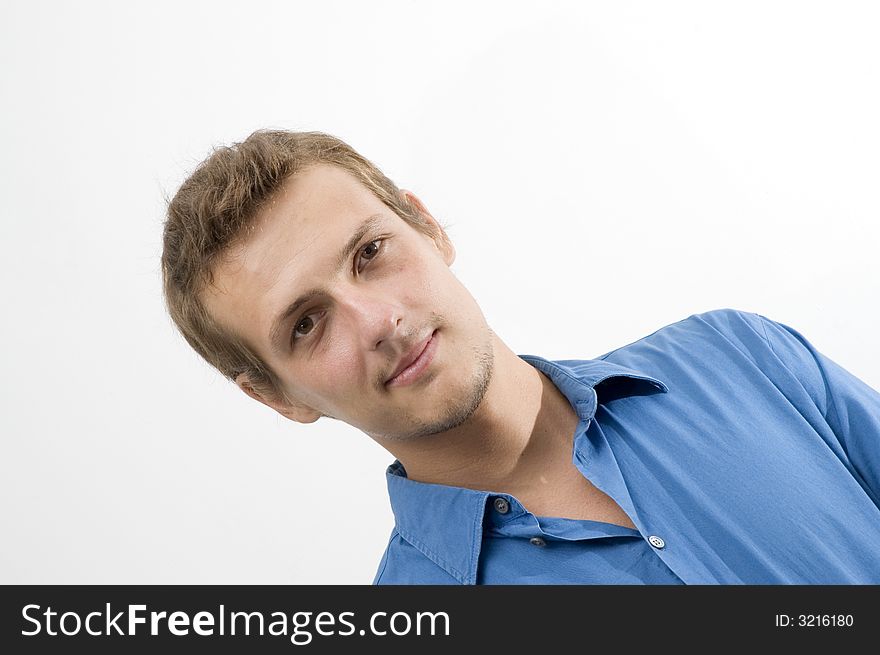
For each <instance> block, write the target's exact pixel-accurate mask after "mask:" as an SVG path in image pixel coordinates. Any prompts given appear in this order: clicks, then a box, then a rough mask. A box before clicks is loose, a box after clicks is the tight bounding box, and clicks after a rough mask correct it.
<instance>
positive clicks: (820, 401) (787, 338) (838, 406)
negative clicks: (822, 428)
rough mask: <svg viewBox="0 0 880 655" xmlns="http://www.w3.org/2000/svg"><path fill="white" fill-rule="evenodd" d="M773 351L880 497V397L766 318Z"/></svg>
mask: <svg viewBox="0 0 880 655" xmlns="http://www.w3.org/2000/svg"><path fill="white" fill-rule="evenodd" d="M758 316H759V317H760V319H761V322H762V325H763V327H764V332H765V336H766V339H767V341H768V343H769V345H770V348H771V349H772V350H773V352H774V353H775V354H776V356H777V357H778V358H779V359H780V360H781V362H782V363H783V364H784V365H785V366H786V368H788V369H789V370H790V371H791V372H792V374H793V375H795V376H796V377H797V378H798V379H799V380H800V381H801V383H802V384H803V385H804V387H805V388H806V389H807V391H808V393H809V394H810V396H811V397H812V398H813V401H814V402H815V403H816V406H817V407H818V408H819V410H820V411H821V412H822V413H823V415H824V416H825V420H826V421H827V423H828V425H829V426H830V427H831V429H832V430H833V431H834V434H835V435H836V436H837V439H838V441H839V442H840V445H841V447H842V448H843V450H844V451H845V452H846V453H847V456H848V457H849V459H850V463H851V464H852V466H853V468H854V469H855V470H856V472H857V473H858V474H859V475H860V476H861V478H862V483H863V486H864V485H867V486H868V487H869V489H870V492H869V493H872V497H873V499H874V502H875V503H876V502H878V499H880V393H878V392H877V391H876V390H875V389H873V388H872V387H870V386H868V385H867V384H866V383H865V382H863V381H862V380H860V379H859V378H857V377H856V376H855V375H853V374H852V373H850V372H849V371H847V370H846V369H845V368H843V367H842V366H840V365H839V364H837V363H836V362H834V361H833V360H831V359H830V358H828V357H826V356H825V355H823V354H822V353H820V352H819V351H817V350H816V349H815V347H813V345H812V344H811V343H810V342H809V341H807V339H806V338H805V337H804V336H803V335H802V334H801V333H800V332H798V331H797V330H795V329H794V328H792V327H789V326H788V325H784V324H782V323H778V322H776V321H773V320H771V319H769V318H767V317H766V316H761V315H760V314H758Z"/></svg>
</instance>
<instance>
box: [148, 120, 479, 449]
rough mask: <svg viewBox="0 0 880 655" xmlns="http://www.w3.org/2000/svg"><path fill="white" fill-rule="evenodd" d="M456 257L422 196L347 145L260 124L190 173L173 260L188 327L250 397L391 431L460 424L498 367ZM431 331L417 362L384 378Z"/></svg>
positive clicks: (176, 210)
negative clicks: (454, 268)
mask: <svg viewBox="0 0 880 655" xmlns="http://www.w3.org/2000/svg"><path fill="white" fill-rule="evenodd" d="M454 257H455V250H454V248H453V246H452V243H451V242H450V241H449V238H448V236H447V235H446V232H445V230H444V229H443V228H442V227H441V226H440V225H439V224H438V223H437V221H436V220H435V219H434V218H433V217H432V216H431V214H430V213H429V212H428V210H427V209H426V208H425V206H424V205H423V204H422V203H421V201H420V200H419V199H418V198H417V197H416V196H415V195H414V194H412V193H410V192H408V191H401V190H399V189H398V188H397V187H396V186H395V185H394V183H393V182H391V180H389V179H388V178H387V177H385V176H384V175H383V174H382V173H381V172H380V171H379V170H378V169H377V168H376V167H375V166H373V165H372V164H371V163H370V162H369V161H367V160H366V159H364V158H363V157H361V156H360V155H359V154H358V153H356V152H355V151H354V150H352V149H351V148H350V147H349V146H348V145H346V144H345V143H343V142H341V141H339V140H338V139H335V138H333V137H331V136H329V135H326V134H321V133H315V132H308V133H296V132H283V131H260V132H256V133H254V134H252V135H251V136H250V137H248V139H246V140H245V141H244V142H242V143H239V144H235V145H233V146H231V147H228V148H222V149H218V150H216V151H215V152H214V153H213V154H212V155H211V157H209V158H208V159H207V160H206V161H205V162H203V163H202V164H201V165H200V166H199V168H198V169H197V170H196V171H195V172H194V173H193V174H192V176H191V177H190V178H189V179H188V180H186V182H184V184H183V185H182V186H181V188H180V190H179V191H178V192H177V194H176V195H175V197H174V198H173V199H172V201H171V203H170V204H169V208H168V219H167V221H166V223H165V234H164V252H163V256H162V271H163V276H164V288H165V296H166V302H167V305H168V309H169V313H170V314H171V316H172V318H173V320H174V322H175V323H176V324H177V326H178V328H179V329H180V331H181V332H182V333H183V335H184V337H185V338H186V339H187V341H188V342H189V343H190V345H192V346H193V348H194V349H195V350H196V351H197V352H198V353H199V354H200V355H201V356H202V357H203V358H205V359H206V360H207V361H208V362H209V363H210V364H212V365H213V366H214V367H216V368H217V369H218V370H220V371H221V373H223V374H224V375H225V376H227V377H228V378H229V379H231V380H234V381H235V382H236V384H238V386H239V387H240V388H241V389H242V390H243V391H245V392H246V393H247V394H248V395H249V396H251V397H253V398H255V399H257V400H260V401H261V402H263V403H265V404H267V405H268V406H270V407H273V408H274V409H276V410H277V411H278V412H280V413H281V414H283V415H285V416H287V417H288V418H290V419H292V420H295V421H299V422H304V423H306V422H311V421H314V420H316V419H317V418H319V417H320V416H322V415H324V416H331V417H334V418H337V419H339V420H342V421H345V422H346V423H349V424H351V425H354V426H355V427H358V428H360V429H362V430H363V431H364V432H366V433H367V434H370V435H371V436H373V437H375V438H384V439H389V440H394V439H404V438H409V437H414V436H418V435H423V434H433V433H436V432H440V431H443V430H446V429H449V428H452V427H455V426H456V425H458V424H460V423H461V422H463V421H464V420H465V419H466V418H467V417H468V416H470V414H471V413H472V412H473V411H474V410H475V409H476V407H477V406H478V405H479V403H480V401H481V399H482V397H483V394H484V392H485V390H486V388H487V386H488V383H489V380H490V378H491V373H492V365H493V350H492V332H491V330H490V329H489V327H488V325H487V324H486V321H485V319H484V317H483V315H482V312H481V311H480V309H479V307H478V306H477V304H476V302H475V301H474V300H473V298H472V297H471V296H470V294H469V293H468V292H467V290H466V289H465V288H464V287H463V286H462V285H461V283H460V282H459V281H458V280H457V278H456V277H455V276H454V275H453V274H452V272H451V270H450V269H449V266H450V264H452V261H453V259H454ZM297 301H299V302H297ZM294 304H296V305H297V306H296V307H295V308H293V307H292V305H294ZM290 310H292V311H290ZM279 319H280V320H279ZM429 339H430V341H429ZM426 342H428V343H429V346H428V349H427V351H426V353H425V358H424V359H423V360H421V361H422V362H424V361H425V360H426V359H428V356H429V355H433V358H432V359H431V361H430V363H428V365H427V367H425V368H424V370H423V371H422V372H421V374H420V375H419V376H418V377H417V378H416V379H414V380H413V381H411V382H410V383H409V384H400V383H401V382H404V381H406V378H407V375H408V374H409V373H412V372H413V369H410V370H409V371H407V372H405V373H404V375H403V376H401V377H399V378H396V379H395V380H393V381H391V382H390V383H389V378H391V377H392V375H393V374H394V373H396V372H397V371H398V369H399V368H400V366H401V365H404V364H407V363H408V362H409V360H411V359H412V357H413V356H415V355H416V354H418V352H419V351H420V350H421V346H422V345H423V344H425V343H426ZM413 368H415V369H417V368H418V366H415V367H413Z"/></svg>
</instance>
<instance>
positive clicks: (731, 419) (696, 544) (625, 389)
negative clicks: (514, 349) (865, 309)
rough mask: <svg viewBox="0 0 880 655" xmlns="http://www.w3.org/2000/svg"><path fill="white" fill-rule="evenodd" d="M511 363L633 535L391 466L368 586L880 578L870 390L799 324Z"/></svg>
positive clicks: (736, 325) (740, 315)
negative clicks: (552, 411)
mask: <svg viewBox="0 0 880 655" xmlns="http://www.w3.org/2000/svg"><path fill="white" fill-rule="evenodd" d="M520 357H521V358H522V359H524V360H525V361H527V362H528V363H529V364H531V365H532V366H534V367H535V368H537V369H538V370H540V371H541V372H543V373H544V374H546V375H547V376H548V377H549V378H550V379H551V380H552V381H553V383H554V384H555V385H556V386H557V387H558V388H559V390H560V391H561V392H562V393H563V394H564V395H565V396H566V397H567V398H568V400H569V402H570V403H571V406H572V407H573V408H574V410H575V411H576V412H577V414H578V417H579V418H580V421H579V424H578V426H577V429H576V431H575V434H574V446H573V453H572V461H573V463H574V465H575V466H576V467H577V469H578V470H579V471H580V472H581V474H582V475H583V476H584V477H585V478H587V479H588V480H589V481H590V482H591V483H592V484H593V485H595V486H596V487H598V488H599V489H601V490H602V491H604V492H605V493H606V494H608V495H609V496H611V498H613V499H614V500H615V501H616V502H617V504H618V505H619V506H620V507H621V509H623V510H624V511H625V512H626V513H627V514H628V515H629V517H630V519H631V520H632V522H633V523H634V524H635V525H636V526H637V528H638V529H636V530H634V529H631V528H626V527H622V526H618V525H613V524H610V523H604V522H600V521H585V520H573V519H563V518H554V517H544V516H535V515H534V514H532V513H530V512H529V511H528V510H526V509H525V507H524V506H523V505H522V504H521V503H520V502H519V501H518V500H517V499H516V498H515V497H514V496H512V495H509V494H504V493H495V492H493V491H492V490H484V491H476V490H471V489H464V488H460V487H452V486H446V485H438V484H425V483H421V482H417V481H414V480H410V479H408V478H407V477H406V472H405V471H404V469H403V467H402V466H401V464H400V463H399V462H397V461H395V462H394V463H393V464H392V465H391V466H390V467H389V468H388V471H387V480H388V491H389V494H390V498H391V505H392V509H393V512H394V517H395V526H394V529H393V531H392V533H391V539H390V542H389V544H388V547H387V549H386V551H385V554H384V556H383V558H382V561H381V563H380V565H379V570H378V572H377V574H376V577H375V580H374V583H375V584H863V583H873V584H876V583H880V502H878V499H880V394H878V393H877V392H876V391H875V390H873V389H872V388H870V387H869V386H867V385H866V384H865V383H864V382H862V381H861V380H859V379H858V378H856V377H855V376H853V375H852V374H850V373H849V372H847V371H846V370H845V369H843V368H841V367H840V366H839V365H838V364H836V363H835V362H833V361H832V360H830V359H829V358H827V357H825V356H824V355H822V354H821V353H819V352H817V351H816V349H815V348H814V347H813V346H812V345H811V344H810V343H809V342H808V341H807V340H806V339H805V338H804V337H803V336H802V335H801V334H800V333H799V332H797V331H796V330H794V329H792V328H790V327H788V326H786V325H783V324H781V323H776V322H774V321H772V320H770V319H768V318H766V317H764V316H761V315H760V314H753V313H748V312H742V311H736V310H733V309H720V310H715V311H710V312H706V313H703V314H695V315H692V316H689V317H688V318H686V319H684V320H682V321H679V322H678V323H674V324H672V325H668V326H666V327H663V328H661V329H659V330H657V331H656V332H654V333H653V334H650V335H648V336H647V337H644V338H643V339H640V340H638V341H636V342H634V343H631V344H629V345H626V346H623V347H622V348H618V349H617V350H613V351H611V352H609V353H607V354H605V355H602V356H601V357H599V358H597V359H591V360H590V359H588V360H563V361H548V360H546V359H544V358H541V357H536V356H529V355H520ZM499 498H500V499H503V500H504V501H506V502H500V501H498V499H499Z"/></svg>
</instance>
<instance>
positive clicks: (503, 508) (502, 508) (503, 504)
mask: <svg viewBox="0 0 880 655" xmlns="http://www.w3.org/2000/svg"><path fill="white" fill-rule="evenodd" d="M494 505H495V511H496V512H498V513H499V514H507V512H508V511H509V510H510V503H508V502H507V501H506V500H504V499H503V498H496V499H495V503H494Z"/></svg>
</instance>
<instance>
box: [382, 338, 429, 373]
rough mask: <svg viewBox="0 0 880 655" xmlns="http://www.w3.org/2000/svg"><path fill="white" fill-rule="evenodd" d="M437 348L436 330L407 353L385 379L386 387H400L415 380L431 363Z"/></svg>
mask: <svg viewBox="0 0 880 655" xmlns="http://www.w3.org/2000/svg"><path fill="white" fill-rule="evenodd" d="M436 350H437V330H434V331H433V332H432V333H431V335H430V336H429V337H428V338H427V339H425V340H424V341H421V342H419V343H418V344H417V345H416V346H415V347H414V348H413V349H412V350H411V351H410V352H409V353H407V354H406V355H405V356H404V357H403V359H402V360H401V361H400V363H399V364H398V366H397V368H396V369H395V370H394V373H392V375H391V377H390V378H388V380H386V381H385V386H386V387H400V386H404V385H406V384H410V383H412V382H415V381H416V380H417V379H418V378H419V377H421V375H422V373H424V372H425V370H426V369H427V368H428V366H429V365H430V364H431V361H432V360H433V359H434V353H435V352H436Z"/></svg>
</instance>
